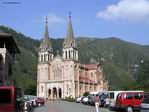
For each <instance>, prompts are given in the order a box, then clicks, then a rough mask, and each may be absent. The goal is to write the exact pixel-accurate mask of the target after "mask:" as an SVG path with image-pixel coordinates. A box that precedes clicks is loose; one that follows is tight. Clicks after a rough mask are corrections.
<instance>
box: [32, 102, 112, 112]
mask: <svg viewBox="0 0 149 112" xmlns="http://www.w3.org/2000/svg"><path fill="white" fill-rule="evenodd" d="M34 112H96V110H95V107H94V106H89V105H83V104H81V103H75V102H67V101H48V102H47V103H46V104H45V106H43V107H38V108H35V109H34ZM100 112H110V111H109V110H108V109H105V108H100Z"/></svg>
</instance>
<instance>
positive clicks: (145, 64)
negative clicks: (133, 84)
mask: <svg viewBox="0 0 149 112" xmlns="http://www.w3.org/2000/svg"><path fill="white" fill-rule="evenodd" d="M137 76H138V77H137V82H139V84H140V85H141V86H142V87H148V85H149V61H142V63H141V64H140V66H139V70H138V73H137Z"/></svg>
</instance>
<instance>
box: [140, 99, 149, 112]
mask: <svg viewBox="0 0 149 112" xmlns="http://www.w3.org/2000/svg"><path fill="white" fill-rule="evenodd" d="M140 112H149V96H148V97H145V98H144V99H143V101H142V103H141V110H140Z"/></svg>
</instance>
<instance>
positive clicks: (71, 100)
mask: <svg viewBox="0 0 149 112" xmlns="http://www.w3.org/2000/svg"><path fill="white" fill-rule="evenodd" d="M64 100H65V101H69V102H75V99H74V98H73V97H72V96H69V97H65V99H64Z"/></svg>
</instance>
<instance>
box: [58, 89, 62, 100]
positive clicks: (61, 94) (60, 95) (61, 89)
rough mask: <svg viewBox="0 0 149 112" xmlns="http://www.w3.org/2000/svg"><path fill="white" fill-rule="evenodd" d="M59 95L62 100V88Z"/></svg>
mask: <svg viewBox="0 0 149 112" xmlns="http://www.w3.org/2000/svg"><path fill="white" fill-rule="evenodd" d="M58 93H59V98H60V99H61V98H62V89H61V88H59V90H58Z"/></svg>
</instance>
